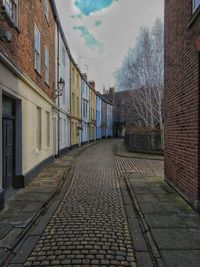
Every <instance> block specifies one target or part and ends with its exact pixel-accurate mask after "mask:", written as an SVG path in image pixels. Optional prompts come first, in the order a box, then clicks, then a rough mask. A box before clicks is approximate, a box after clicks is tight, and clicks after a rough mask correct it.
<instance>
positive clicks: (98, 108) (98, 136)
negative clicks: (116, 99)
mask: <svg viewBox="0 0 200 267" xmlns="http://www.w3.org/2000/svg"><path fill="white" fill-rule="evenodd" d="M101 105H102V100H101V95H100V94H98V93H97V94H96V139H101V137H102V136H101Z"/></svg>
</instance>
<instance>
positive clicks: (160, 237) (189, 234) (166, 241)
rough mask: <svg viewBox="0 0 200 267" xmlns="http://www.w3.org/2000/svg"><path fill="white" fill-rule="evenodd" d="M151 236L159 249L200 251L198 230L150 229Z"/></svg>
mask: <svg viewBox="0 0 200 267" xmlns="http://www.w3.org/2000/svg"><path fill="white" fill-rule="evenodd" d="M152 234H153V237H154V239H155V240H156V242H157V244H158V247H159V249H171V250H172V249H177V250H179V249H185V250H187V249H188V250H192V249H199V250H200V229H195V228H194V229H192V228H191V229H188V228H186V229H185V228H175V229H152Z"/></svg>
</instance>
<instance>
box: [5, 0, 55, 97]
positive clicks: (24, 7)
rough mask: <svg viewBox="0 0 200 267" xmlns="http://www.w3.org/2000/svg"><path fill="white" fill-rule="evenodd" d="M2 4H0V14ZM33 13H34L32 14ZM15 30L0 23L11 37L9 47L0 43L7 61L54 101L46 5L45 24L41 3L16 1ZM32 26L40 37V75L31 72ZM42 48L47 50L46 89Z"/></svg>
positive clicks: (51, 30) (52, 25)
mask: <svg viewBox="0 0 200 267" xmlns="http://www.w3.org/2000/svg"><path fill="white" fill-rule="evenodd" d="M1 5H2V0H0V10H1ZM33 11H34V12H33ZM18 21H19V23H18V29H16V28H11V27H9V26H8V24H7V22H6V20H3V21H1V20H0V26H1V27H2V28H3V29H4V30H9V31H10V32H11V33H12V41H11V42H10V43H7V42H2V41H0V49H1V50H3V51H4V52H5V53H6V54H7V55H8V57H9V58H10V60H11V61H13V62H15V63H16V64H17V65H18V66H20V68H21V70H23V72H25V73H26V74H27V75H28V76H29V77H30V78H31V79H32V80H33V81H34V82H35V83H36V84H37V85H38V86H39V87H40V88H41V89H42V90H43V91H44V92H45V93H46V94H47V95H48V96H49V97H51V98H52V99H54V88H55V21H54V16H53V13H52V10H51V6H50V4H49V20H48V21H47V19H46V17H45V14H44V12H43V1H34V0H29V1H24V0H19V18H18ZM34 23H36V24H37V26H38V28H39V30H40V35H41V74H38V73H37V72H36V71H35V69H34V58H35V56H34ZM45 45H46V46H47V47H48V49H49V67H50V69H49V85H47V84H46V83H45V79H44V77H45V76H44V73H45V63H44V62H45V61H44V60H45V57H44V49H45Z"/></svg>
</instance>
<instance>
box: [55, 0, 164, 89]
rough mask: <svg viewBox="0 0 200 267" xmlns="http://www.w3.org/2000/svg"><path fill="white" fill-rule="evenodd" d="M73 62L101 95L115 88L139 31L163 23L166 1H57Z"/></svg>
mask: <svg viewBox="0 0 200 267" xmlns="http://www.w3.org/2000/svg"><path fill="white" fill-rule="evenodd" d="M55 2H56V5H57V9H58V13H59V16H60V20H61V24H62V27H63V31H64V33H65V35H66V38H67V41H68V44H69V48H70V51H71V53H72V56H73V58H74V59H75V61H76V63H77V64H78V66H79V68H80V69H81V71H82V72H83V73H88V79H89V80H95V82H96V90H97V91H100V92H102V91H103V87H104V86H105V88H106V89H108V88H109V87H112V86H114V85H115V81H114V75H113V74H114V72H115V71H116V70H117V68H119V67H120V66H121V63H122V60H123V58H124V56H125V55H126V53H127V52H128V49H129V48H131V47H133V46H134V42H135V40H136V38H137V36H138V35H139V32H140V28H141V27H144V26H148V27H151V26H152V25H153V23H154V22H155V20H156V18H158V17H160V18H161V19H162V20H163V16H164V0H56V1H55Z"/></svg>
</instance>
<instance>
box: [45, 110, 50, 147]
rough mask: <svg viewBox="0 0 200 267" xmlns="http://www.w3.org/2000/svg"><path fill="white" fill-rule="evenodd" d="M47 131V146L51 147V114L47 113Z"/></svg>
mask: <svg viewBox="0 0 200 267" xmlns="http://www.w3.org/2000/svg"><path fill="white" fill-rule="evenodd" d="M46 120H47V129H46V131H47V132H46V146H47V147H50V113H49V112H48V111H47V112H46Z"/></svg>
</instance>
